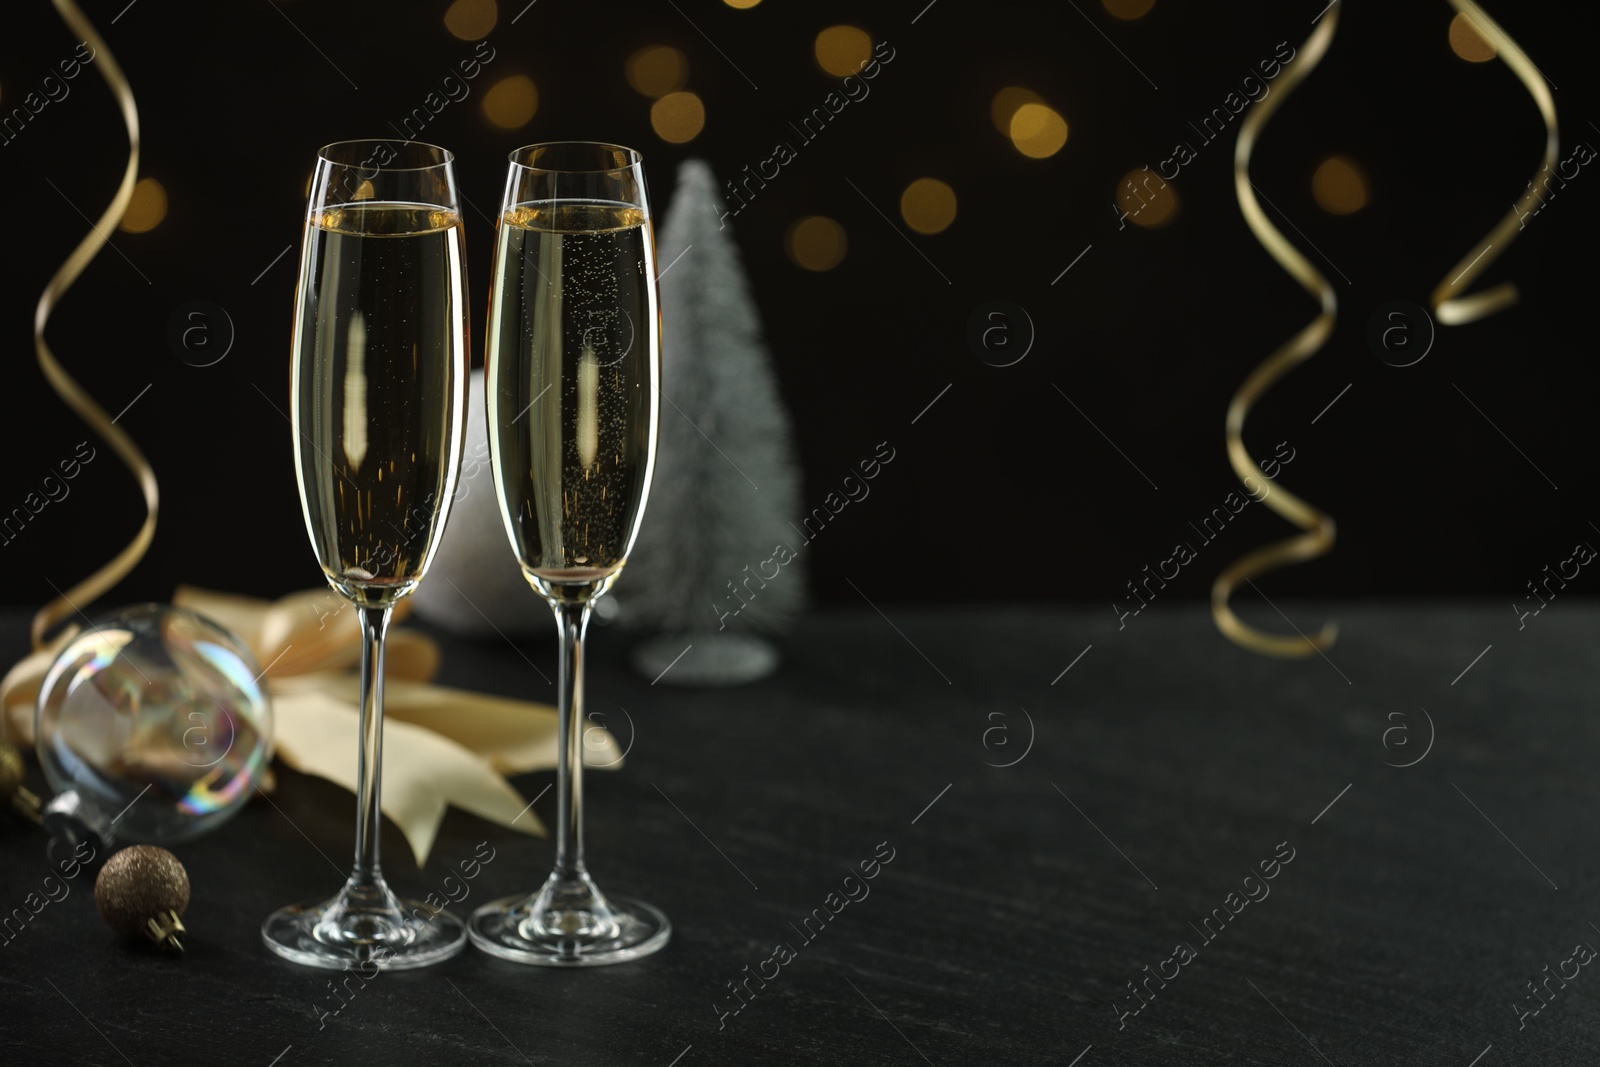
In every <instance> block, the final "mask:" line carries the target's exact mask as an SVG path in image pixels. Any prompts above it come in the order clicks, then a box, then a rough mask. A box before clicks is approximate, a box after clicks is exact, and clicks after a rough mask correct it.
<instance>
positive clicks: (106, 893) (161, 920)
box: [94, 845, 189, 952]
mask: <svg viewBox="0 0 1600 1067" xmlns="http://www.w3.org/2000/svg"><path fill="white" fill-rule="evenodd" d="M94 904H95V907H96V908H98V909H100V917H101V918H102V919H104V920H105V921H106V925H107V926H109V927H111V929H113V930H115V931H116V932H117V933H119V934H122V935H124V936H133V935H135V934H144V935H145V936H146V937H148V938H150V939H151V940H152V941H154V942H156V943H157V944H159V945H161V946H162V947H163V948H170V949H173V950H175V951H178V952H182V951H183V943H182V941H180V940H179V938H178V935H179V934H182V933H184V932H185V931H184V927H183V923H182V922H181V921H180V920H179V916H180V915H182V914H183V913H184V911H185V910H186V909H187V908H188V907H189V873H188V872H187V871H185V870H184V869H183V864H181V863H179V862H178V857H176V856H174V855H173V854H172V853H170V852H168V851H167V850H166V849H164V848H157V847H156V846H154V845H130V846H129V847H127V848H125V849H123V850H122V851H120V852H118V853H116V854H114V855H113V856H112V857H111V858H110V859H109V860H107V861H106V865H105V866H104V867H102V868H100V874H99V876H98V877H97V878H96V879H95V880H94Z"/></svg>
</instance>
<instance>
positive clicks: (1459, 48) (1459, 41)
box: [1450, 11, 1495, 63]
mask: <svg viewBox="0 0 1600 1067" xmlns="http://www.w3.org/2000/svg"><path fill="white" fill-rule="evenodd" d="M1450 51H1452V52H1454V53H1455V54H1456V55H1458V56H1460V57H1461V58H1462V59H1464V60H1466V61H1467V62H1468V63H1487V62H1489V60H1491V59H1493V58H1494V57H1495V49H1494V42H1493V41H1491V40H1489V35H1488V34H1486V33H1484V32H1483V30H1481V29H1479V28H1478V24H1477V23H1476V22H1473V21H1472V16H1470V15H1468V14H1467V13H1466V12H1465V11H1459V12H1457V13H1456V17H1455V18H1453V19H1451V20H1450Z"/></svg>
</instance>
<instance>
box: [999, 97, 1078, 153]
mask: <svg viewBox="0 0 1600 1067" xmlns="http://www.w3.org/2000/svg"><path fill="white" fill-rule="evenodd" d="M1006 132H1007V133H1009V134H1010V135H1011V143H1012V144H1013V145H1015V146H1016V148H1017V151H1018V152H1021V153H1022V154H1023V155H1025V156H1027V157H1028V158H1029V159H1049V158H1050V157H1051V156H1053V155H1055V154H1056V153H1057V152H1059V151H1061V146H1062V145H1064V144H1066V143H1067V120H1066V119H1064V118H1062V117H1061V114H1060V112H1058V111H1056V109H1055V108H1053V107H1050V106H1049V105H1048V104H1023V105H1022V106H1021V107H1019V108H1017V110H1016V112H1015V113H1013V114H1012V116H1011V127H1010V129H1009V130H1007V131H1006Z"/></svg>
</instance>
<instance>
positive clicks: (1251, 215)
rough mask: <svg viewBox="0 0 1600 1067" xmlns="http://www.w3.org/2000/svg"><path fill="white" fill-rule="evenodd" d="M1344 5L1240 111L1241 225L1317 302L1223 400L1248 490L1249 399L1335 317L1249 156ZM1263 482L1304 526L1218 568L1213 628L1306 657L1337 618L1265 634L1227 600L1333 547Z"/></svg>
mask: <svg viewBox="0 0 1600 1067" xmlns="http://www.w3.org/2000/svg"><path fill="white" fill-rule="evenodd" d="M1343 6H1344V4H1343V0H1336V2H1335V3H1334V4H1333V6H1332V7H1331V8H1329V9H1328V12H1327V13H1326V14H1325V15H1323V16H1322V20H1321V25H1319V26H1318V27H1317V28H1316V29H1315V30H1314V31H1313V32H1312V34H1311V36H1310V37H1308V38H1306V42H1305V44H1304V46H1303V47H1302V51H1301V53H1300V54H1299V55H1298V56H1296V57H1295V58H1294V59H1293V60H1291V61H1290V63H1289V65H1288V66H1287V67H1286V68H1285V70H1284V73H1283V81H1282V82H1281V83H1280V84H1279V86H1278V91H1277V92H1275V93H1272V94H1271V95H1269V96H1266V97H1264V98H1262V100H1261V101H1260V102H1259V103H1257V104H1256V105H1255V107H1253V108H1252V109H1251V110H1250V114H1249V115H1247V116H1245V120H1244V122H1243V123H1241V124H1240V126H1239V141H1238V144H1237V145H1235V146H1234V151H1233V184H1234V192H1235V193H1236V195H1237V196H1238V199H1239V209H1240V211H1241V212H1243V214H1244V221H1245V224H1246V225H1247V226H1249V227H1250V232H1251V233H1253V234H1254V235H1255V238H1256V240H1257V241H1259V242H1261V246H1262V247H1263V248H1265V249H1266V250H1267V252H1268V254H1270V255H1271V256H1272V258H1273V259H1275V260H1277V261H1278V265H1279V266H1281V267H1282V268H1283V269H1284V270H1286V271H1288V273H1289V274H1290V275H1291V276H1292V277H1293V278H1294V280H1295V281H1297V282H1299V283H1300V285H1301V287H1302V288H1304V289H1305V290H1306V292H1307V293H1309V294H1311V295H1312V296H1313V297H1315V298H1316V299H1317V301H1318V303H1319V304H1321V307H1322V310H1321V311H1320V312H1319V313H1318V314H1317V317H1316V318H1315V319H1313V320H1312V321H1311V322H1310V323H1309V324H1308V325H1307V326H1306V327H1305V328H1304V329H1302V330H1301V331H1300V332H1299V333H1297V334H1295V335H1294V337H1292V338H1290V339H1289V340H1288V341H1287V342H1286V343H1285V344H1283V345H1282V346H1280V347H1279V348H1278V349H1277V350H1275V351H1274V352H1273V353H1272V354H1271V355H1269V356H1268V357H1267V358H1266V359H1265V360H1263V361H1262V363H1261V365H1260V366H1258V367H1256V369H1255V370H1253V371H1251V372H1250V375H1249V376H1248V377H1247V378H1245V380H1244V383H1243V384H1242V385H1240V386H1239V390H1238V392H1236V393H1234V395H1233V400H1232V402H1231V403H1229V405H1228V418H1227V425H1226V437H1227V443H1228V462H1229V464H1230V465H1231V466H1232V467H1233V471H1234V473H1235V474H1236V475H1238V476H1239V478H1240V480H1241V481H1244V482H1245V489H1246V491H1247V492H1248V491H1249V481H1248V479H1257V480H1260V479H1261V471H1260V468H1259V467H1257V465H1256V462H1255V460H1254V459H1252V458H1251V456H1250V453H1249V452H1248V451H1246V450H1245V447H1244V421H1245V418H1246V417H1247V416H1248V415H1249V414H1250V408H1251V405H1253V404H1254V403H1255V402H1256V400H1257V399H1258V398H1259V397H1260V396H1261V395H1262V394H1263V393H1265V392H1266V391H1267V390H1268V389H1269V388H1271V387H1272V385H1273V383H1274V382H1276V381H1277V380H1278V379H1279V378H1281V377H1283V376H1284V375H1285V374H1287V373H1289V371H1290V370H1292V369H1293V368H1294V367H1296V366H1298V365H1299V364H1301V363H1303V362H1305V361H1306V360H1307V359H1310V358H1311V356H1313V355H1314V354H1315V353H1316V352H1317V350H1318V349H1320V348H1321V347H1322V346H1323V344H1324V343H1325V342H1326V341H1327V339H1328V336H1329V335H1330V334H1331V333H1332V332H1333V324H1334V320H1335V319H1336V318H1337V315H1338V302H1337V299H1336V298H1335V296H1334V292H1333V286H1332V285H1330V284H1328V280H1327V279H1326V278H1324V277H1323V276H1322V275H1321V274H1320V273H1319V272H1318V271H1317V269H1316V268H1315V267H1313V266H1312V265H1311V263H1310V261H1309V260H1307V259H1306V257H1305V256H1303V255H1301V254H1300V251H1299V249H1297V248H1295V247H1294V245H1292V244H1290V243H1289V241H1288V240H1287V239H1286V238H1285V237H1284V236H1283V234H1282V233H1281V232H1280V231H1279V230H1278V229H1277V227H1275V226H1273V224H1272V223H1271V222H1270V221H1269V220H1268V219H1267V216H1266V213H1265V212H1263V211H1262V210H1261V205H1260V204H1259V203H1258V202H1257V201H1256V193H1255V187H1254V186H1253V185H1252V184H1251V183H1250V157H1251V154H1252V153H1253V152H1254V151H1255V146H1256V141H1257V139H1258V138H1259V137H1260V135H1261V130H1262V128H1263V127H1264V126H1266V124H1267V121H1268V120H1269V119H1270V118H1272V114H1273V112H1274V111H1276V110H1277V109H1278V108H1279V106H1281V105H1282V104H1283V101H1284V99H1285V98H1286V97H1287V96H1288V95H1289V94H1290V93H1291V92H1293V91H1294V88H1295V86H1297V85H1298V84H1300V82H1302V81H1304V80H1305V79H1306V77H1307V76H1308V75H1310V73H1311V72H1312V70H1314V69H1315V68H1316V66H1317V64H1318V63H1320V62H1321V61H1322V57H1323V56H1324V55H1325V54H1326V53H1327V51H1328V47H1329V45H1331V44H1332V42H1333V35H1334V31H1335V28H1336V27H1337V26H1338V23H1339V13H1340V11H1341V10H1342V8H1343ZM1265 488H1266V489H1267V491H1266V494H1265V495H1264V496H1262V497H1259V498H1257V499H1260V500H1262V501H1263V502H1264V503H1265V504H1266V505H1267V506H1268V507H1269V508H1271V509H1272V510H1273V511H1276V512H1277V513H1278V514H1279V515H1282V516H1283V517H1284V518H1286V519H1288V520H1289V521H1290V522H1292V523H1294V524H1295V525H1296V526H1298V527H1300V528H1301V529H1302V530H1304V531H1305V532H1304V533H1301V534H1298V535H1296V536H1294V537H1290V538H1288V539H1286V540H1283V541H1278V542H1275V543H1273V544H1270V545H1264V546H1262V547H1261V548H1258V549H1255V550H1254V551H1252V552H1249V553H1247V554H1246V555H1244V556H1242V557H1240V558H1239V559H1237V560H1235V561H1234V562H1233V563H1231V564H1229V565H1228V566H1227V567H1226V568H1225V569H1224V570H1223V571H1222V573H1221V574H1219V575H1217V580H1216V581H1215V582H1214V583H1213V584H1212V586H1211V615H1212V618H1213V619H1215V620H1216V624H1217V629H1219V630H1221V631H1222V633H1223V635H1224V636H1226V637H1227V638H1228V639H1229V640H1230V641H1232V642H1234V643H1235V644H1237V645H1239V646H1241V647H1243V648H1247V649H1250V650H1251V651H1254V652H1261V653H1264V654H1266V655H1269V656H1281V657H1284V658H1292V657H1297V656H1309V655H1311V654H1312V653H1314V652H1320V651H1322V650H1323V649H1325V648H1329V647H1331V646H1332V645H1333V642H1334V640H1335V638H1336V637H1337V636H1338V632H1339V627H1338V624H1337V623H1335V622H1327V623H1324V624H1323V627H1322V629H1321V631H1319V632H1318V633H1317V634H1316V635H1315V636H1314V637H1307V636H1305V635H1303V634H1302V635H1299V636H1296V637H1289V636H1287V635H1284V634H1273V633H1268V632H1266V631H1264V630H1259V629H1257V628H1255V627H1253V626H1250V625H1248V624H1247V623H1245V622H1244V620H1242V619H1240V618H1239V616H1238V615H1236V614H1234V611H1233V609H1232V608H1231V607H1230V606H1229V605H1228V601H1229V599H1230V598H1231V597H1232V596H1233V591H1234V589H1235V588H1237V587H1238V586H1239V584H1240V583H1242V582H1247V581H1250V579H1252V578H1254V577H1256V576H1257V575H1261V574H1265V573H1267V572H1268V571H1274V570H1278V569H1279V568H1282V567H1287V566H1289V565H1291V564H1294V563H1303V562H1305V561H1307V560H1312V559H1316V558H1317V557H1318V556H1324V555H1327V554H1328V552H1330V551H1331V550H1332V549H1333V541H1334V524H1333V518H1332V517H1331V516H1329V515H1327V514H1324V513H1323V512H1321V511H1318V510H1317V509H1316V508H1314V507H1312V506H1311V505H1310V504H1307V503H1306V502H1305V501H1304V500H1301V499H1300V498H1299V497H1297V496H1295V495H1294V494H1293V493H1291V492H1289V490H1287V489H1281V488H1278V487H1277V486H1270V487H1265ZM1251 496H1252V497H1254V496H1255V494H1254V493H1251Z"/></svg>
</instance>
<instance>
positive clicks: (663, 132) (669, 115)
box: [650, 92, 706, 144]
mask: <svg viewBox="0 0 1600 1067" xmlns="http://www.w3.org/2000/svg"><path fill="white" fill-rule="evenodd" d="M705 125H706V106H705V104H703V103H701V102H700V98H699V97H698V96H696V95H695V94H694V93H690V92H681V93H668V94H667V95H666V96H663V97H662V98H661V99H660V100H657V101H656V102H655V103H653V104H651V105H650V128H651V129H653V130H655V131H656V136H657V137H659V138H661V139H662V140H663V141H667V142H669V143H671V144H684V143H686V142H688V141H692V140H694V139H695V138H696V137H698V136H699V135H700V131H701V130H703V129H705Z"/></svg>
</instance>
